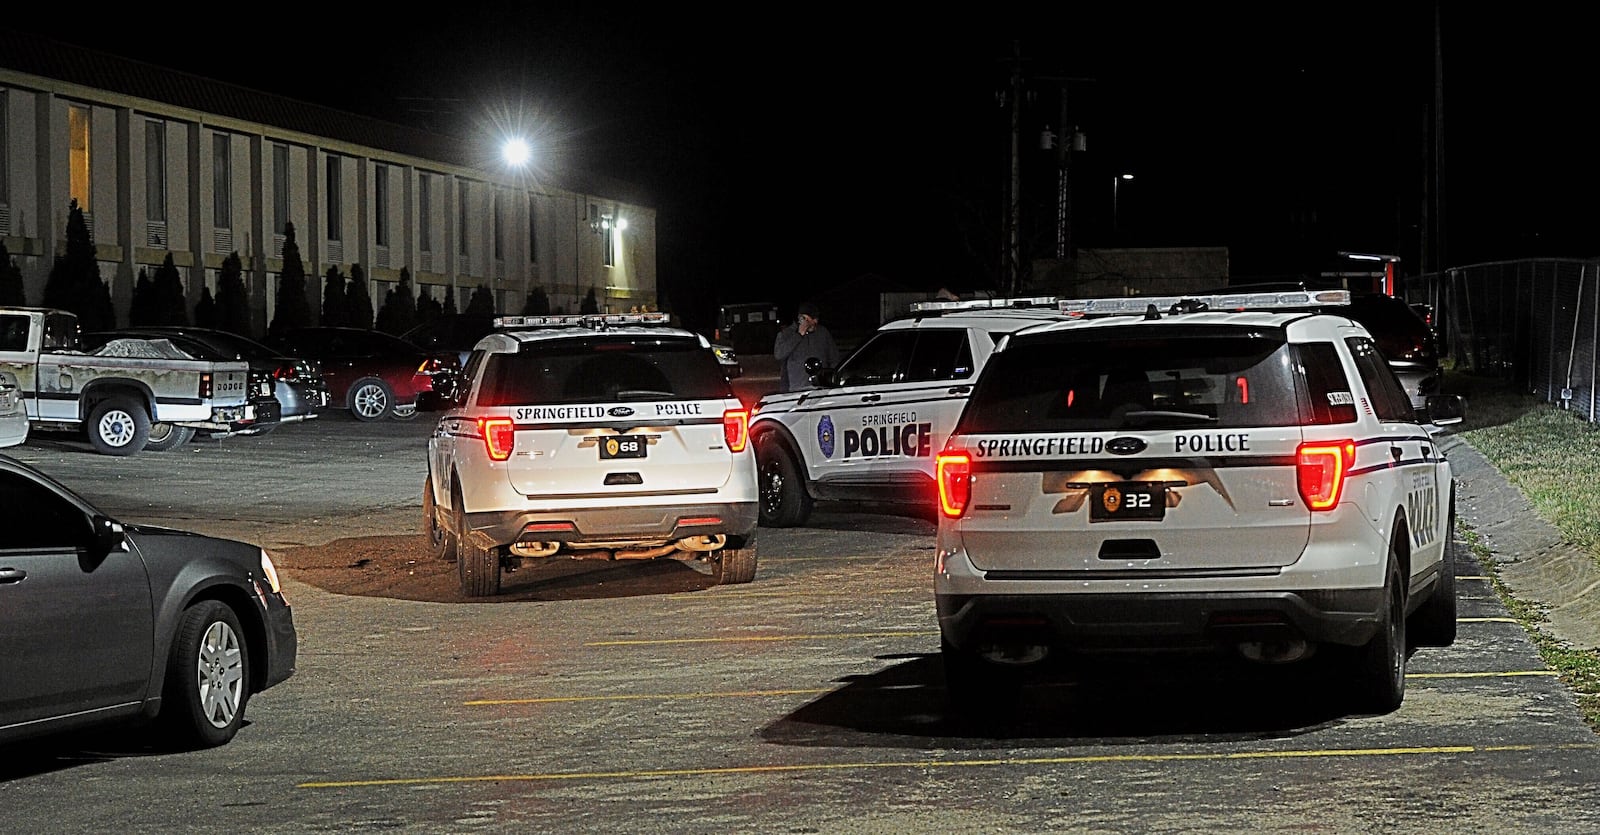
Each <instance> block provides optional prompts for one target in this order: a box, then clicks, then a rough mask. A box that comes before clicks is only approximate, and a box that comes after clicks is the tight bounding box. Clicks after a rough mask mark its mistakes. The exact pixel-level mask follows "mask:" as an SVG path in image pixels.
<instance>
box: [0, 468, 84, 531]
mask: <svg viewBox="0 0 1600 835" xmlns="http://www.w3.org/2000/svg"><path fill="white" fill-rule="evenodd" d="M92 533H93V531H92V530H91V529H90V527H89V521H88V517H86V516H85V515H84V513H83V511H82V510H79V509H78V507H77V505H74V504H73V503H72V502H69V501H67V500H66V499H65V498H63V497H62V496H61V495H59V494H57V493H56V492H55V491H54V490H51V489H50V488H48V487H45V486H44V485H42V484H39V483H38V482H36V481H34V480H33V479H31V478H28V477H26V476H22V475H19V474H17V473H12V472H0V549H6V548H71V547H76V546H78V545H82V544H86V543H87V542H88V541H89V540H90V538H91V534H92Z"/></svg>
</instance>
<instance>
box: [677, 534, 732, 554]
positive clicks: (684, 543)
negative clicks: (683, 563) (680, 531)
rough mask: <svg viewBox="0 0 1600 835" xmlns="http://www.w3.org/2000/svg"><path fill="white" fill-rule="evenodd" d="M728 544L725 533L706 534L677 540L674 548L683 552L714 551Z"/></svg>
mask: <svg viewBox="0 0 1600 835" xmlns="http://www.w3.org/2000/svg"><path fill="white" fill-rule="evenodd" d="M726 544H728V535H727V534H725V533H713V534H706V535H705V536H689V537H684V538H683V539H680V540H678V544H677V545H676V546H674V547H677V548H682V549H683V550H685V551H715V550H717V549H718V548H721V547H722V546H724V545H726Z"/></svg>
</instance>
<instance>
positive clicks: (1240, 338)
mask: <svg viewBox="0 0 1600 835" xmlns="http://www.w3.org/2000/svg"><path fill="white" fill-rule="evenodd" d="M1348 302H1349V293H1348V292H1347V291H1342V290H1340V291H1327V292H1287V293H1272V294H1260V295H1232V296H1230V295H1217V296H1211V297H1204V298H1177V297H1174V298H1165V299H1133V298H1125V299H1091V300H1063V301H1062V308H1063V310H1065V311H1068V312H1070V313H1073V314H1075V315H1076V316H1077V318H1076V320H1075V321H1071V322H1066V323H1060V324H1052V325H1044V326H1039V327H1034V328H1030V329H1028V330H1026V331H1023V332H1019V333H1016V334H1013V335H1011V336H1010V337H1009V338H1008V339H1007V340H1006V341H1005V342H1003V343H1002V344H1001V345H1000V346H999V348H998V349H997V351H996V353H995V355H994V356H993V357H991V358H990V360H989V364H988V366H987V367H986V368H985V369H984V371H983V374H982V375H981V376H980V377H979V379H978V381H977V384H976V387H975V390H974V392H973V394H972V396H971V398H970V399H969V400H968V402H967V405H966V408H965V409H964V410H963V412H962V415H961V418H960V421H959V423H958V425H957V426H956V429H955V432H954V433H953V434H952V436H951V438H950V440H949V442H948V444H947V445H946V446H945V447H944V449H943V450H942V451H941V452H940V453H939V455H938V458H937V479H938V487H939V505H940V520H939V531H938V543H937V558H936V559H937V566H936V578H935V593H936V599H937V606H938V615H939V627H940V632H941V636H942V648H943V657H944V667H945V674H946V679H947V684H948V690H949V694H950V696H951V700H952V703H953V706H954V707H955V708H956V710H957V711H958V712H962V711H969V710H970V711H982V710H986V709H987V710H993V707H994V704H993V702H994V700H995V699H999V698H1006V697H1010V696H1014V695H1015V693H1016V689H1017V687H1018V685H1019V673H1020V672H1021V671H1022V669H1023V668H1025V667H1026V666H1028V665H1029V664H1031V663H1032V662H1040V661H1044V660H1046V659H1048V658H1050V657H1051V656H1055V655H1065V654H1066V653H1068V652H1083V651H1093V650H1216V649H1225V650H1228V651H1230V652H1231V651H1237V652H1238V653H1241V654H1242V655H1243V656H1244V657H1246V658H1248V659H1251V660H1254V661H1262V662H1280V663H1282V662H1293V661H1298V660H1300V659H1304V658H1309V657H1310V656H1312V655H1313V654H1314V653H1319V652H1320V653H1321V654H1322V655H1324V657H1325V658H1324V660H1325V661H1326V660H1329V659H1331V661H1332V663H1334V664H1337V665H1341V666H1342V667H1343V668H1344V669H1343V672H1345V673H1348V675H1343V676H1341V677H1340V678H1341V680H1343V681H1348V682H1349V683H1350V689H1351V692H1350V693H1349V695H1350V696H1351V697H1352V698H1353V700H1354V702H1355V704H1356V706H1357V707H1358V709H1360V710H1364V711H1371V712H1384V711H1388V710H1391V709H1393V708H1395V707H1397V706H1398V705H1399V704H1400V702H1401V699H1402V698H1403V696H1404V691H1405V672H1406V661H1407V652H1408V641H1409V642H1410V644H1411V645H1413V646H1430V645H1433V646H1445V645H1448V644H1450V643H1452V642H1453V641H1454V640H1455V632H1456V602H1455V579H1454V577H1455V575H1454V573H1453V568H1452V565H1451V555H1450V550H1449V549H1450V542H1451V539H1452V530H1453V526H1454V522H1455V513H1454V508H1455V504H1454V502H1455V491H1454V485H1453V482H1452V478H1451V469H1450V464H1449V462H1448V461H1446V460H1445V458H1444V456H1443V454H1442V453H1441V451H1440V448H1439V445H1438V443H1437V442H1436V441H1435V439H1434V435H1433V432H1434V431H1437V425H1439V424H1448V423H1456V422H1459V421H1460V420H1461V415H1462V402H1461V400H1460V398H1459V397H1455V396H1446V395H1434V396H1432V397H1430V398H1429V399H1428V404H1427V407H1428V412H1426V413H1422V412H1418V411H1416V410H1414V409H1413V407H1412V405H1411V403H1410V401H1409V400H1408V398H1407V396H1406V393H1405V391H1403V390H1402V388H1401V386H1400V383H1399V382H1398V381H1397V379H1396V377H1395V375H1394V372H1393V371H1392V370H1391V369H1390V367H1389V365H1388V364H1387V363H1386V362H1385V360H1384V357H1383V355H1382V354H1381V353H1380V352H1379V350H1378V348H1377V346H1376V344H1375V343H1374V341H1373V338H1372V336H1371V334H1369V333H1368V332H1367V331H1366V329H1364V328H1363V327H1362V326H1361V325H1360V324H1358V323H1357V322H1355V321H1353V320H1352V319H1350V318H1348V317H1347V316H1345V315H1341V313H1339V312H1338V311H1339V310H1340V309H1341V306H1343V305H1347V304H1348ZM1430 415H1431V417H1430Z"/></svg>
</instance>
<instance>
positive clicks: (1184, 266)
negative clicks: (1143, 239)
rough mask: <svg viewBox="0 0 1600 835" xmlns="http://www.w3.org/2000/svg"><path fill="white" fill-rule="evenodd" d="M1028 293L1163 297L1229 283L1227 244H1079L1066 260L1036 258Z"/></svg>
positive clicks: (1088, 296) (1085, 296)
mask: <svg viewBox="0 0 1600 835" xmlns="http://www.w3.org/2000/svg"><path fill="white" fill-rule="evenodd" d="M1034 275H1035V279H1034V281H1033V283H1032V284H1030V285H1029V290H1028V293H1027V294H1026V295H1055V296H1071V297H1075V298H1090V297H1098V296H1163V295H1175V294H1180V293H1194V292H1198V291H1201V290H1206V289H1210V288H1215V287H1225V286H1227V284H1228V278H1229V276H1228V249H1227V247H1216V246H1196V247H1142V248H1134V249H1080V250H1078V257H1077V258H1075V259H1072V260H1070V261H1035V262H1034Z"/></svg>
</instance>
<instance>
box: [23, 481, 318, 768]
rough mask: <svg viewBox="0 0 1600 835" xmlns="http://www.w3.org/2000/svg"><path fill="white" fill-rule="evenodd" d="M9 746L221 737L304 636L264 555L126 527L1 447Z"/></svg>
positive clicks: (190, 742)
mask: <svg viewBox="0 0 1600 835" xmlns="http://www.w3.org/2000/svg"><path fill="white" fill-rule="evenodd" d="M0 646H3V647H4V648H5V651H4V652H0V744H4V743H9V742H14V741H16V740H20V739H24V738H30V737H37V736H45V735H50V734H55V733H59V732H64V731H70V730H78V729H82V728H86V727H90V726H97V725H105V724H126V723H142V722H148V721H154V722H156V723H158V725H159V726H160V728H161V737H160V739H161V741H162V742H163V743H177V744H179V745H182V746H184V747H207V746H213V745H221V744H222V743H225V742H227V741H228V740H230V739H232V738H233V736H234V734H235V733H237V732H238V730H239V728H240V726H241V725H242V724H243V722H244V711H245V705H246V704H247V703H248V702H249V700H250V697H251V696H252V695H254V694H256V693H259V692H261V691H263V690H265V689H267V688H269V687H271V686H273V685H275V684H278V683H279V682H282V681H284V680H285V679H287V678H288V677H289V676H290V675H292V674H293V673H294V669H295V655H296V653H297V651H298V646H299V639H298V637H297V635H296V632H295V627H294V618H293V615H292V612H291V610H290V608H289V604H288V602H287V601H285V600H284V597H283V593H282V591H281V590H280V588H279V585H278V574H277V570H276V569H275V568H274V567H273V565H272V559H271V558H270V557H268V556H267V552H266V551H264V550H262V549H261V548H258V547H256V546H254V545H248V544H246V543H243V542H235V541H232V540H227V539H217V538H213V537H208V536H201V535H199V534H193V533H187V532H184V531H174V530H166V529H162V528H146V527H139V526H134V525H123V524H121V523H119V522H117V521H115V520H113V519H110V518H108V517H107V516H105V515H103V514H101V513H100V512H99V511H97V510H96V509H95V508H94V507H93V506H91V505H90V504H89V503H88V502H86V501H84V500H83V499H82V498H81V497H79V496H78V495H77V494H75V493H73V492H72V491H71V490H68V489H67V488H66V487H64V486H63V485H61V484H60V483H58V482H57V481H55V480H54V479H52V478H50V477H49V476H47V475H45V474H44V473H42V472H40V471H39V470H37V469H34V468H33V467H30V466H28V465H26V464H23V463H21V462H19V461H17V460H15V459H13V458H11V457H9V456H5V455H0Z"/></svg>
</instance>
